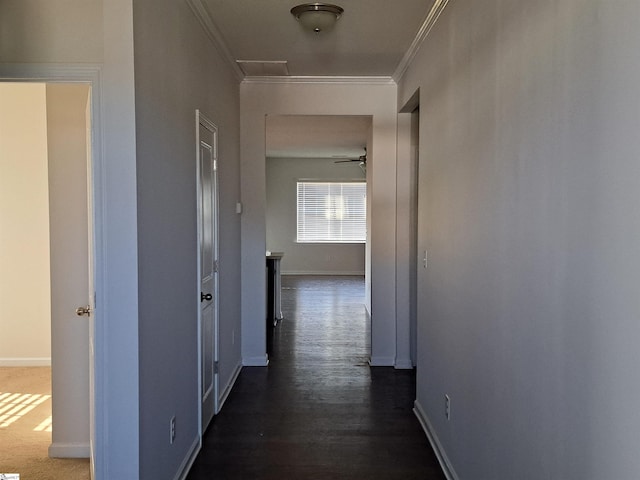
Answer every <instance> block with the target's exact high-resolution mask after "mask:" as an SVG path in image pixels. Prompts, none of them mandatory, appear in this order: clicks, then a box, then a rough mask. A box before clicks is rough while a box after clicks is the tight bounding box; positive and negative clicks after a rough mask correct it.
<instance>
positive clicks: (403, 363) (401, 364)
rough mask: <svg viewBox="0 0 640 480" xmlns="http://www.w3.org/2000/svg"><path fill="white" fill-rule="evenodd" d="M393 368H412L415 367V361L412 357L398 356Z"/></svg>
mask: <svg viewBox="0 0 640 480" xmlns="http://www.w3.org/2000/svg"><path fill="white" fill-rule="evenodd" d="M393 368H395V369H396V370H411V369H412V368H413V362H412V361H411V359H410V358H396V363H395V365H394V366H393Z"/></svg>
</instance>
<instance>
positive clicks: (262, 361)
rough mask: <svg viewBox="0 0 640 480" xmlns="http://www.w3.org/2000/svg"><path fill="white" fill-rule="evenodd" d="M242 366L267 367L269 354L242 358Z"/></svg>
mask: <svg viewBox="0 0 640 480" xmlns="http://www.w3.org/2000/svg"><path fill="white" fill-rule="evenodd" d="M265 324H266V319H265ZM242 366H243V367H267V366H269V356H268V355H266V354H265V355H264V357H263V356H258V357H248V358H243V359H242Z"/></svg>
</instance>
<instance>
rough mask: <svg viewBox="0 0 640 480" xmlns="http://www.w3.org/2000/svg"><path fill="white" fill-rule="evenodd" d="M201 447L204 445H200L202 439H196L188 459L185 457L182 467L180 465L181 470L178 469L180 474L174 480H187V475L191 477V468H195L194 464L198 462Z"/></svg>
mask: <svg viewBox="0 0 640 480" xmlns="http://www.w3.org/2000/svg"><path fill="white" fill-rule="evenodd" d="M201 445H202V444H201V443H200V438H198V437H196V439H195V440H194V441H193V444H191V448H190V449H189V453H188V454H187V456H186V457H184V460H183V462H182V465H180V468H179V469H178V473H177V474H176V476H175V477H173V478H174V480H185V479H186V478H187V475H189V470H191V467H192V466H193V462H195V461H196V457H197V456H198V453H200V446H201Z"/></svg>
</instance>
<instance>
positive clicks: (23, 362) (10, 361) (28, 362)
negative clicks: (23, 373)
mask: <svg viewBox="0 0 640 480" xmlns="http://www.w3.org/2000/svg"><path fill="white" fill-rule="evenodd" d="M50 366H51V357H42V358H0V367H50Z"/></svg>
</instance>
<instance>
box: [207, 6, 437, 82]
mask: <svg viewBox="0 0 640 480" xmlns="http://www.w3.org/2000/svg"><path fill="white" fill-rule="evenodd" d="M336 2H337V3H338V4H339V5H340V6H341V7H343V8H344V14H343V15H342V17H341V18H340V19H339V20H338V22H337V24H336V26H335V28H334V29H333V30H331V31H328V32H321V33H319V34H315V33H313V32H307V31H305V30H303V29H302V27H301V25H300V24H299V23H298V22H297V21H296V20H295V18H294V17H293V16H292V15H291V14H290V13H289V11H290V10H291V8H292V7H294V6H295V5H297V4H298V3H303V2H296V1H295V0H203V3H204V5H205V7H206V9H207V10H208V12H209V14H210V17H211V19H212V21H213V23H214V24H215V26H216V27H217V28H218V30H219V32H220V33H221V35H222V37H223V39H224V41H225V43H226V45H227V47H228V49H229V50H230V52H231V55H232V56H233V57H234V58H235V59H236V60H262V61H273V60H286V61H287V62H288V68H289V73H290V75H294V76H391V75H393V73H394V72H395V70H396V68H397V67H398V65H399V64H400V62H401V60H402V58H403V56H404V54H405V53H406V52H407V50H408V49H409V47H410V46H411V43H412V42H413V40H414V38H415V37H416V34H417V33H418V31H419V29H420V27H421V26H422V23H423V22H424V20H425V18H426V17H427V14H428V13H429V10H430V9H431V6H432V5H433V0H342V1H337V0H332V2H330V3H336Z"/></svg>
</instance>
